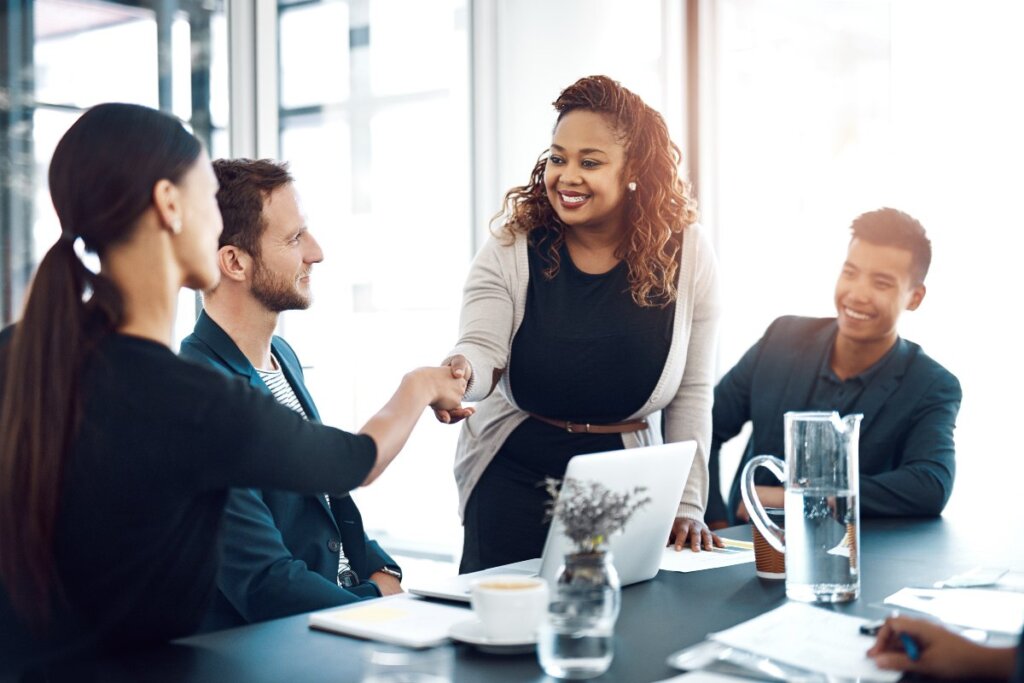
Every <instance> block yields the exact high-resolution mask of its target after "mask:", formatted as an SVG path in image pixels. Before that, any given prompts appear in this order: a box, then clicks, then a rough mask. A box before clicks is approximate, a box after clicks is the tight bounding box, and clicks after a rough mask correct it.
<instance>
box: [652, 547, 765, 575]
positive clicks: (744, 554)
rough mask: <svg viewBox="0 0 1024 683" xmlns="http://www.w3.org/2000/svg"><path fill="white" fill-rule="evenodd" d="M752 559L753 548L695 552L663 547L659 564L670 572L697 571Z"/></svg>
mask: <svg viewBox="0 0 1024 683" xmlns="http://www.w3.org/2000/svg"><path fill="white" fill-rule="evenodd" d="M753 561H754V551H753V550H737V549H734V548H729V549H725V550H721V549H719V550H711V551H708V550H702V551H700V552H699V553H695V552H693V551H692V550H690V549H689V548H683V549H682V550H679V551H676V549H675V548H672V547H669V548H665V552H664V554H662V556H661V566H660V567H659V569H664V570H666V571H670V572H699V571H701V570H703V569H718V568H719V567H731V566H732V565H734V564H744V563H746V562H753Z"/></svg>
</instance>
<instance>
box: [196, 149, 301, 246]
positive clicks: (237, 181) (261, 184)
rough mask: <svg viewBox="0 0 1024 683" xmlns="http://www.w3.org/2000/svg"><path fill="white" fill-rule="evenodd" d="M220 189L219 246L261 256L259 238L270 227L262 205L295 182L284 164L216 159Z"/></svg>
mask: <svg viewBox="0 0 1024 683" xmlns="http://www.w3.org/2000/svg"><path fill="white" fill-rule="evenodd" d="M213 172H214V173H216V174H217V182H219V183H220V189H219V190H217V204H218V205H219V206H220V213H221V216H222V217H223V219H224V231H223V232H222V233H221V234H220V246H222V247H224V246H227V245H229V244H230V245H232V246H235V247H238V248H240V249H244V250H245V251H247V252H248V253H249V254H251V255H252V256H253V257H254V258H258V257H259V255H260V237H262V236H263V231H264V230H266V228H267V226H266V223H265V222H264V220H263V204H264V202H265V201H266V200H267V197H269V196H270V193H271V192H273V191H274V190H276V189H277V188H279V187H282V186H284V185H287V184H288V183H291V182H293V181H294V179H293V178H292V175H291V173H289V172H288V164H287V163H285V162H278V161H271V160H270V159H217V160H216V161H214V162H213Z"/></svg>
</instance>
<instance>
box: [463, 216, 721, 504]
mask: <svg viewBox="0 0 1024 683" xmlns="http://www.w3.org/2000/svg"><path fill="white" fill-rule="evenodd" d="M507 242H508V240H507V239H498V238H494V237H492V238H491V239H489V240H488V241H487V244H485V245H484V246H483V248H481V249H480V252H479V253H478V254H477V255H476V258H475V259H474V260H473V264H472V266H471V267H470V270H469V275H468V277H467V278H466V286H465V289H464V291H463V298H462V314H461V317H460V321H459V328H460V329H459V343H458V344H457V345H456V346H455V348H454V349H452V351H451V353H450V354H449V357H451V356H454V355H456V354H461V355H463V356H465V357H466V359H467V360H468V361H469V363H470V365H471V366H472V368H473V375H472V379H471V382H470V387H469V391H468V392H467V394H466V400H467V401H479V403H478V404H477V406H476V414H475V415H473V416H472V417H470V418H468V419H467V420H465V421H464V423H463V426H462V431H461V433H460V434H459V443H458V447H457V449H456V454H455V481H456V483H457V485H458V489H459V515H460V517H464V515H465V511H466V501H467V500H468V499H469V495H470V493H471V492H472V491H473V487H474V486H476V484H477V482H478V481H479V480H480V477H481V475H482V474H483V472H484V470H485V469H487V466H488V465H489V464H490V462H491V460H492V459H493V458H494V456H495V454H496V453H497V452H498V450H499V449H500V448H501V446H502V444H504V443H505V440H506V439H507V438H508V436H509V435H510V434H511V433H512V431H513V430H515V428H516V427H518V426H519V425H520V424H522V422H523V421H524V420H526V419H527V417H528V415H527V413H525V412H523V411H522V410H520V409H519V407H518V406H517V405H516V403H515V400H514V399H513V398H512V392H511V389H510V388H509V368H508V363H509V355H510V352H511V348H512V339H513V338H514V337H515V334H516V331H518V329H519V325H520V324H521V323H522V322H523V314H524V312H525V309H526V291H527V285H528V283H529V279H530V267H529V261H528V257H527V238H526V235H524V234H522V233H517V234H516V238H515V241H514V242H512V243H511V244H509V243H507ZM681 251H682V255H681V260H680V267H679V282H678V298H677V300H676V312H675V322H674V326H673V333H672V344H671V346H670V347H669V352H668V358H667V359H666V361H665V367H664V368H663V369H662V371H661V377H660V378H659V379H658V383H657V384H656V385H655V387H654V392H653V393H652V394H651V396H650V398H649V399H648V400H647V402H646V403H644V405H643V407H642V408H641V409H640V410H638V411H637V412H635V413H634V414H633V415H630V416H629V417H628V418H626V420H638V419H640V418H643V417H649V416H650V417H651V419H649V420H648V422H649V423H650V426H648V428H647V429H645V430H642V431H639V432H630V433H625V434H622V442H623V445H624V447H626V448H635V447H637V446H647V445H651V444H658V443H661V442H662V434H661V431H660V430H659V429H658V426H659V425H658V420H656V419H653V417H654V416H652V413H655V412H657V411H662V419H663V420H664V423H665V425H664V438H665V439H666V440H667V441H669V442H670V443H671V442H676V441H686V440H690V439H693V440H695V441H696V442H697V456H696V457H695V458H694V462H693V466H692V467H691V469H690V475H689V478H688V479H687V481H686V487H685V489H684V490H683V498H682V501H681V502H680V503H679V510H678V512H677V513H676V514H677V516H679V517H688V518H691V519H698V520H702V519H703V518H704V508H705V505H706V504H707V497H708V466H707V457H708V456H707V453H708V446H709V442H710V440H711V403H712V397H713V388H714V387H713V373H714V354H715V337H716V332H717V327H718V309H719V299H718V286H717V267H716V261H715V255H714V250H713V249H712V247H711V243H710V242H709V241H708V238H707V235H706V234H705V232H704V230H703V228H701V227H700V226H699V225H697V224H694V225H691V226H690V227H688V228H687V229H686V230H685V231H684V233H683V248H682V250H681ZM495 386H497V389H498V390H497V391H494V388H495Z"/></svg>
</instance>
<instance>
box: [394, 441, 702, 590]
mask: <svg viewBox="0 0 1024 683" xmlns="http://www.w3.org/2000/svg"><path fill="white" fill-rule="evenodd" d="M696 452H697V443H696V442H695V441H682V442H678V443H670V444H664V445H660V446H646V447H644V448H628V449H624V450H618V451H609V452H607V453H590V454H587V455H577V456H576V457H574V458H573V459H571V460H570V461H569V466H568V468H567V469H566V471H565V478H566V479H569V478H572V479H576V480H578V481H584V482H586V481H597V482H600V483H601V484H603V485H604V486H605V487H607V488H609V489H611V490H612V491H616V492H618V493H623V492H626V491H632V490H633V489H634V488H635V487H637V486H643V487H644V488H645V489H646V491H644V494H643V495H645V496H647V497H649V498H650V499H651V502H650V503H648V504H647V505H645V506H644V507H642V508H641V509H640V510H638V511H637V512H636V513H634V515H633V517H632V519H630V520H629V523H628V524H626V528H625V529H624V530H622V531H620V532H619V533H617V534H614V535H612V537H611V538H610V539H609V542H608V546H609V549H610V550H611V552H612V556H613V559H614V563H615V570H616V572H618V574H619V581H620V582H621V583H622V585H623V586H628V585H629V584H631V583H637V582H639V581H646V580H647V579H650V578H653V577H654V575H655V574H657V573H658V566H659V565H660V564H661V556H662V552H663V550H664V548H665V545H666V543H667V542H668V535H669V532H671V530H672V522H673V521H674V520H675V516H676V510H677V509H678V506H679V499H680V498H682V495H683V487H684V486H686V478H687V477H688V476H689V474H690V465H692V464H693V457H694V454H695V453H696ZM572 550H573V548H572V542H571V541H570V540H569V539H568V538H567V537H566V536H565V534H564V533H563V531H562V525H561V523H560V522H558V521H557V520H555V521H554V522H552V524H551V527H550V529H549V530H548V537H547V541H546V542H545V543H544V551H543V555H542V556H541V557H539V558H534V559H532V560H523V561H522V562H515V563H513V564H506V565H502V566H500V567H492V568H490V569H484V570H482V571H478V572H473V573H471V574H462V575H459V576H454V577H450V578H445V579H440V580H436V581H433V582H424V583H421V584H418V585H416V584H413V585H410V586H409V587H408V588H407V590H408V591H409V592H410V593H414V594H416V595H422V596H424V597H428V598H440V599H442V600H457V601H460V602H469V591H470V588H471V586H472V585H473V582H474V581H477V580H479V579H480V578H482V577H485V576H487V575H489V574H523V575H527V576H541V577H543V578H544V579H545V580H547V582H548V583H549V584H553V583H554V580H555V576H556V574H557V573H558V570H559V568H560V567H561V565H562V562H563V561H564V559H565V555H566V553H569V552H572Z"/></svg>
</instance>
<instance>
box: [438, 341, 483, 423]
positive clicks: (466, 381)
mask: <svg viewBox="0 0 1024 683" xmlns="http://www.w3.org/2000/svg"><path fill="white" fill-rule="evenodd" d="M443 368H445V369H447V370H448V371H449V373H450V374H451V378H452V379H453V380H459V381H461V386H462V394H460V395H459V396H458V398H457V400H454V401H452V400H450V399H451V397H448V396H446V397H445V399H446V400H442V401H436V402H434V403H431V404H430V407H431V408H433V409H434V416H435V417H436V418H437V421H438V422H443V423H445V424H455V423H456V422H461V421H462V420H464V419H466V418H467V417H469V416H470V415H472V414H473V413H474V412H475V409H474V408H471V407H468V406H467V407H463V405H462V397H463V396H464V395H465V393H466V391H467V390H468V389H469V385H470V383H471V382H472V379H473V366H472V365H470V364H469V361H468V360H466V357H465V356H461V355H455V356H452V357H451V358H449V359H448V360H447V361H446V364H445V365H444V366H443Z"/></svg>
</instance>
